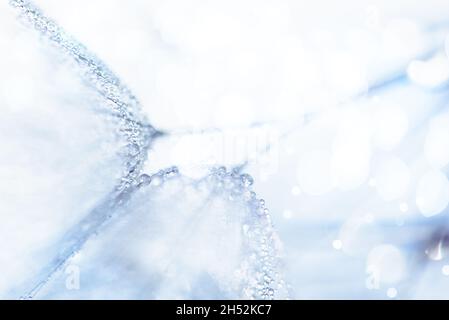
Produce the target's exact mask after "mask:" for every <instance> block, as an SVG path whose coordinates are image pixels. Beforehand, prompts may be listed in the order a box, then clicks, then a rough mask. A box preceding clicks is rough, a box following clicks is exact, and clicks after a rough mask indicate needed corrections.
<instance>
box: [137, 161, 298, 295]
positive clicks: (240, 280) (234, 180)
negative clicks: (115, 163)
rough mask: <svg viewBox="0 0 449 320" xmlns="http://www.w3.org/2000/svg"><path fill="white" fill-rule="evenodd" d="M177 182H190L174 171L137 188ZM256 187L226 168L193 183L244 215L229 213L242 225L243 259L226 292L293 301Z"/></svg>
mask: <svg viewBox="0 0 449 320" xmlns="http://www.w3.org/2000/svg"><path fill="white" fill-rule="evenodd" d="M174 178H180V179H183V178H184V179H188V178H185V177H183V176H182V174H181V173H180V172H179V170H178V168H177V167H170V168H168V169H165V170H161V171H159V172H157V173H156V174H153V175H147V174H142V175H141V176H140V177H139V179H138V180H137V181H138V183H137V187H138V188H145V187H147V186H149V187H152V188H158V187H163V185H164V183H166V182H167V181H171V180H172V179H174ZM252 184H253V178H252V177H251V176H250V175H248V174H245V173H244V174H242V173H240V172H239V170H237V169H235V170H227V169H226V168H225V167H218V168H213V169H211V172H210V173H209V174H208V175H207V176H206V177H204V178H203V179H200V180H197V181H191V182H190V183H189V185H193V186H195V188H197V190H208V191H207V192H208V193H209V197H217V198H221V199H223V200H224V201H226V202H230V203H234V204H236V205H237V206H239V207H240V208H241V209H242V211H243V212H244V214H243V216H242V217H235V216H232V215H233V214H234V213H232V212H229V218H230V219H237V220H239V223H240V224H241V234H242V236H243V237H242V239H243V243H242V248H241V250H243V252H241V256H242V257H243V258H242V261H241V263H240V266H239V268H238V269H237V270H235V272H234V281H233V283H232V284H222V285H223V286H224V288H225V290H228V291H230V292H234V293H238V295H239V298H243V299H285V298H288V297H289V287H288V285H287V284H286V282H285V281H284V278H283V274H282V272H281V270H282V268H283V266H282V262H281V261H282V259H281V245H280V240H279V238H278V236H277V234H276V232H275V230H274V228H273V223H272V221H271V217H270V213H269V210H268V209H267V207H266V206H265V201H264V200H263V199H258V198H257V195H256V193H255V192H254V191H253V190H252Z"/></svg>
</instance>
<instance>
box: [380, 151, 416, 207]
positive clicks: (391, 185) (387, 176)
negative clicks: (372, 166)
mask: <svg viewBox="0 0 449 320" xmlns="http://www.w3.org/2000/svg"><path fill="white" fill-rule="evenodd" d="M375 177H376V178H375V179H376V189H377V193H378V194H379V195H380V196H381V197H382V199H384V200H385V201H391V200H395V199H398V198H400V197H402V196H403V195H404V194H405V192H406V191H407V189H408V186H409V183H410V170H409V168H408V166H407V165H406V164H405V163H404V162H403V161H402V160H401V159H399V158H397V157H391V158H388V159H385V160H383V161H381V163H380V164H379V166H378V167H377V169H376V174H375Z"/></svg>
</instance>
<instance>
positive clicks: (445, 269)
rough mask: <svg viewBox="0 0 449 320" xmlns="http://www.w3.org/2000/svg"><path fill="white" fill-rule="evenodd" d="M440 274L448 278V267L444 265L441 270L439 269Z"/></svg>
mask: <svg viewBox="0 0 449 320" xmlns="http://www.w3.org/2000/svg"><path fill="white" fill-rule="evenodd" d="M441 272H442V273H443V274H444V275H445V276H449V265H444V266H443V268H441Z"/></svg>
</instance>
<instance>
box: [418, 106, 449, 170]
mask: <svg viewBox="0 0 449 320" xmlns="http://www.w3.org/2000/svg"><path fill="white" fill-rule="evenodd" d="M424 155H425V157H426V159H427V161H428V162H429V164H430V165H432V166H434V167H436V168H442V167H444V166H446V165H447V164H448V163H449V114H448V113H444V114H442V115H439V116H436V117H434V118H433V119H432V120H431V121H430V125H429V131H428V132H427V136H426V140H425V143H424Z"/></svg>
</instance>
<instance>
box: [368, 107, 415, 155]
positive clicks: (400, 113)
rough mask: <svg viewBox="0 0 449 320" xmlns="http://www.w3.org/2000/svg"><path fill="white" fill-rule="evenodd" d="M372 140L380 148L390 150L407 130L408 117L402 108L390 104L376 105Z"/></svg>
mask: <svg viewBox="0 0 449 320" xmlns="http://www.w3.org/2000/svg"><path fill="white" fill-rule="evenodd" d="M374 121H375V128H374V135H373V141H374V143H375V144H376V146H378V147H379V148H381V149H384V150H390V149H392V148H393V147H395V146H396V145H397V144H398V143H399V142H400V141H401V140H402V138H403V137H404V135H405V134H406V133H407V130H408V117H407V114H406V113H405V112H404V110H402V108H400V107H397V106H395V105H391V104H382V105H379V106H376V111H375V114H374Z"/></svg>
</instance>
